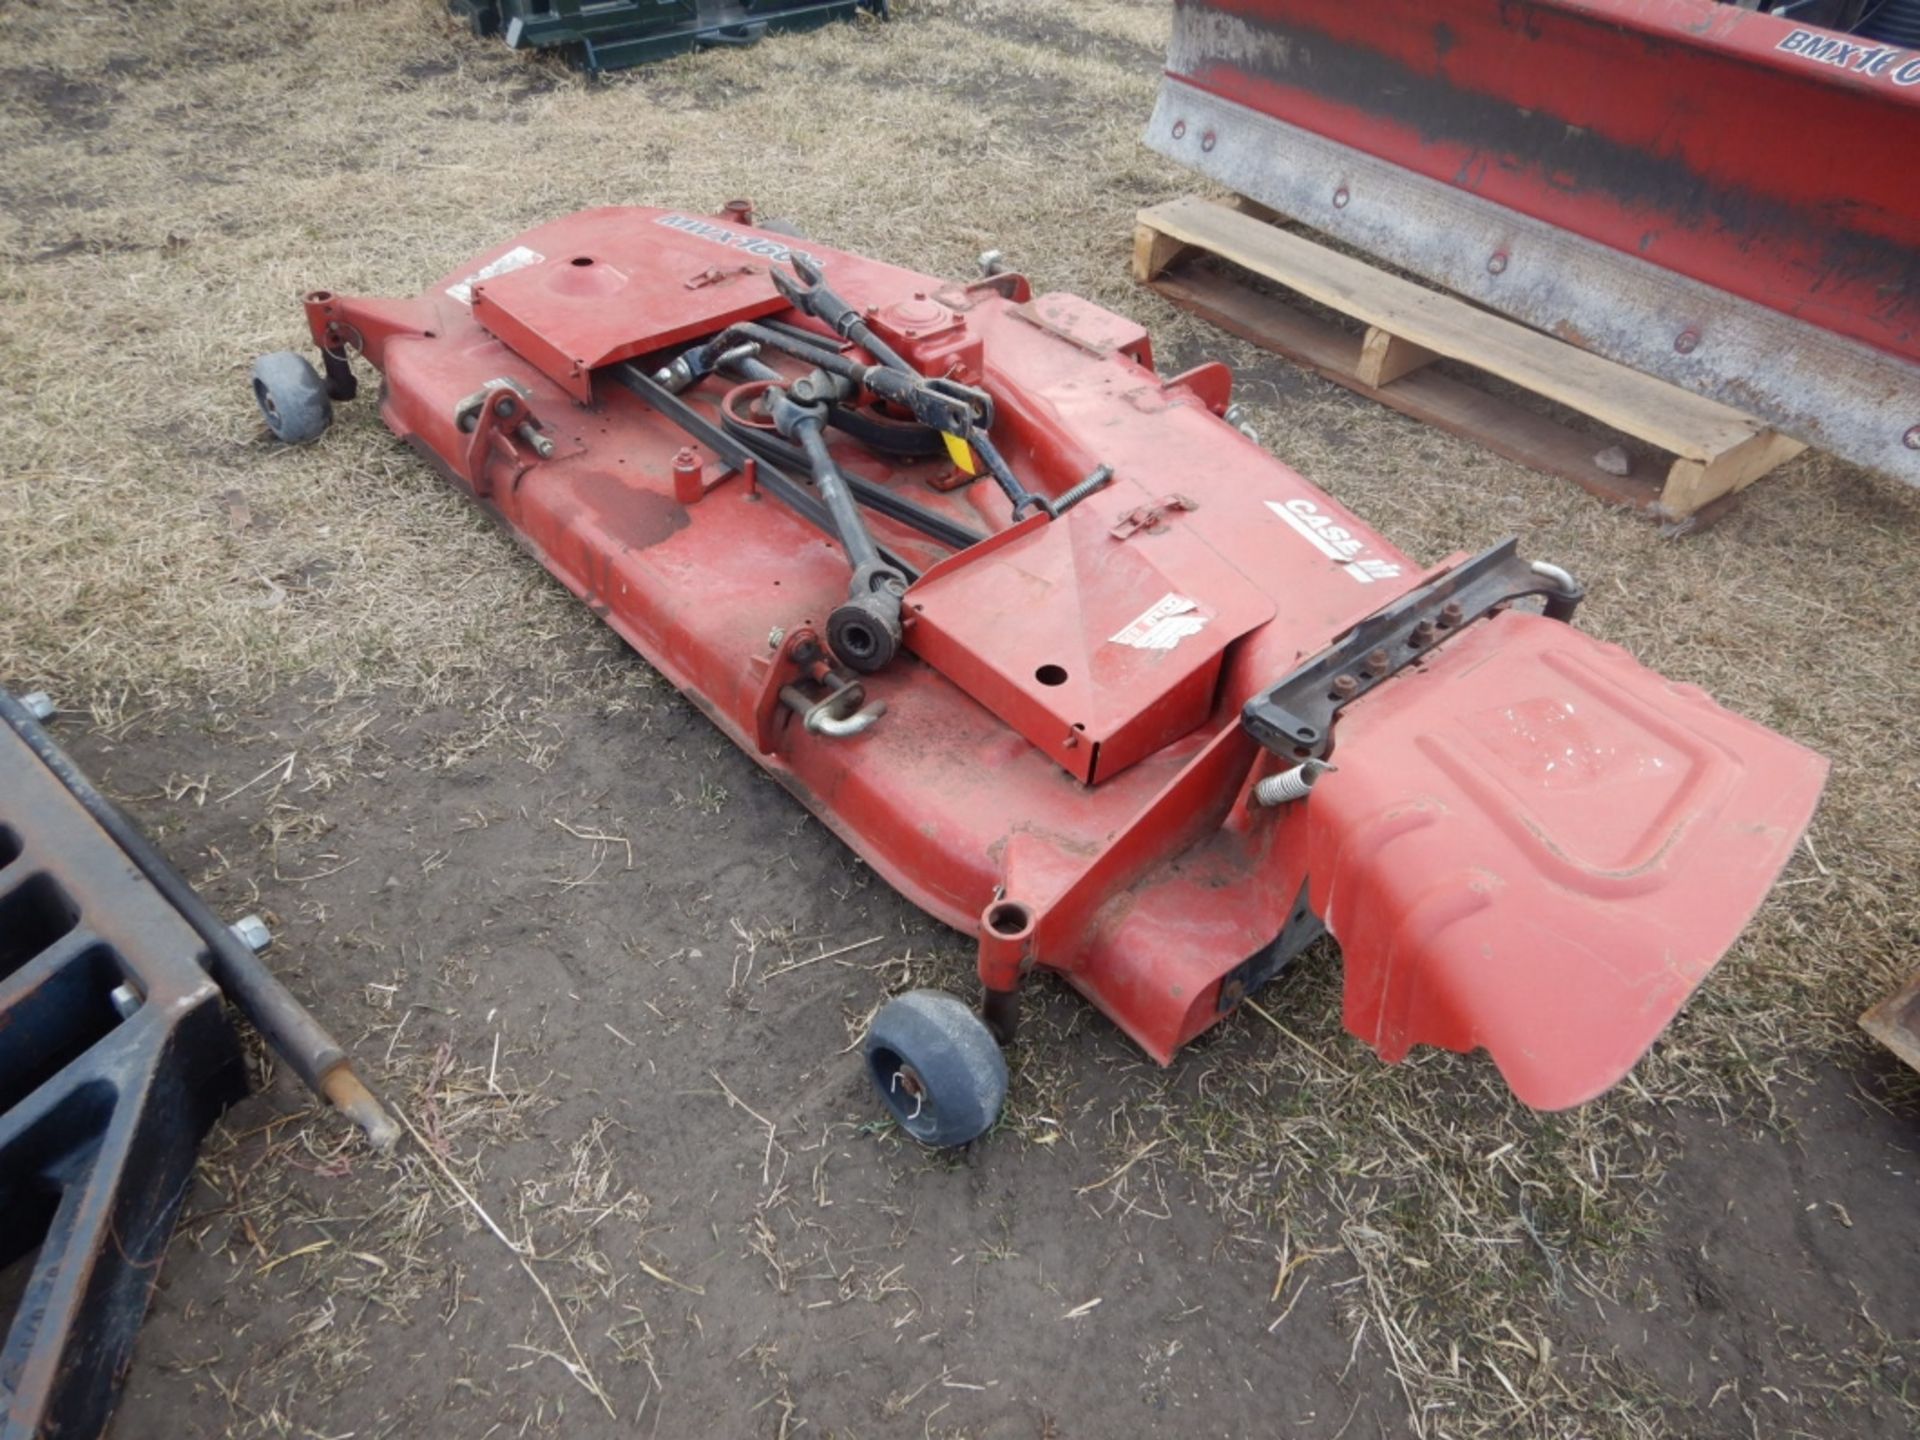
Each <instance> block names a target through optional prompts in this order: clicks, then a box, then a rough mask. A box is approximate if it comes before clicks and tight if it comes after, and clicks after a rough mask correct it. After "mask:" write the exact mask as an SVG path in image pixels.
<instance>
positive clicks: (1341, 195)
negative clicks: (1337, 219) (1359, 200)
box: [1333, 185, 1353, 210]
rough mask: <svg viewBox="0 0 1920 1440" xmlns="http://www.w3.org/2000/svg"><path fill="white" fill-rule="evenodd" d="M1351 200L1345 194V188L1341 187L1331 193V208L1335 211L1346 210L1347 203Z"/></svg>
mask: <svg viewBox="0 0 1920 1440" xmlns="http://www.w3.org/2000/svg"><path fill="white" fill-rule="evenodd" d="M1352 198H1353V197H1352V196H1351V195H1349V194H1347V187H1346V186H1344V185H1342V186H1341V187H1340V188H1339V189H1338V190H1336V191H1334V192H1333V208H1334V209H1336V210H1344V209H1346V208H1347V201H1349V200H1351V199H1352Z"/></svg>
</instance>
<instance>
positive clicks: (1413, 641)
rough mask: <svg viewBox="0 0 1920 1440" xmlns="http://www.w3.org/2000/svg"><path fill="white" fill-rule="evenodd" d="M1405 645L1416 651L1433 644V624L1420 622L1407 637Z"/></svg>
mask: <svg viewBox="0 0 1920 1440" xmlns="http://www.w3.org/2000/svg"><path fill="white" fill-rule="evenodd" d="M1407 643H1408V644H1409V645H1411V646H1413V648H1414V649H1416V650H1423V649H1425V648H1426V647H1427V646H1429V645H1431V644H1432V643H1433V622H1432V621H1431V620H1422V621H1421V622H1420V623H1419V624H1418V625H1415V626H1414V627H1413V634H1412V635H1410V636H1408V637H1407Z"/></svg>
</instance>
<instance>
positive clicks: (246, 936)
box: [227, 915, 273, 955]
mask: <svg viewBox="0 0 1920 1440" xmlns="http://www.w3.org/2000/svg"><path fill="white" fill-rule="evenodd" d="M227 929H229V930H231V931H232V932H233V938H234V939H236V940H238V941H239V942H240V943H241V944H242V945H244V946H246V947H247V948H248V949H249V950H251V951H253V953H254V954H256V955H258V954H259V953H260V952H261V951H262V950H264V949H266V948H267V947H268V946H269V945H271V944H273V931H271V930H269V929H268V928H267V922H266V921H264V920H262V919H261V918H260V917H259V916H258V915H242V916H241V917H240V918H239V919H238V920H236V921H234V922H233V924H231V925H229V926H228V927H227Z"/></svg>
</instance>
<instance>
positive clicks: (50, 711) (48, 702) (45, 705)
mask: <svg viewBox="0 0 1920 1440" xmlns="http://www.w3.org/2000/svg"><path fill="white" fill-rule="evenodd" d="M1908 443H1909V444H1911V443H1912V440H1911V437H1909V440H1908ZM20 706H21V708H22V709H24V710H25V711H26V712H27V713H28V714H29V715H31V716H33V718H34V719H36V720H39V721H43V722H44V721H47V720H51V719H52V718H53V717H54V716H55V715H56V714H58V713H59V710H60V707H59V706H58V705H56V704H54V703H53V697H52V696H51V695H49V694H47V692H46V691H44V690H36V691H34V692H33V693H32V694H31V695H22V696H21V697H20Z"/></svg>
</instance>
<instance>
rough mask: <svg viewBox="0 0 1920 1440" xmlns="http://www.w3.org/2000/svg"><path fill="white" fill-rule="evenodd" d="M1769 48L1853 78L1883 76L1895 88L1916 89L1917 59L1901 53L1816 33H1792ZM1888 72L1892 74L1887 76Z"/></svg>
mask: <svg viewBox="0 0 1920 1440" xmlns="http://www.w3.org/2000/svg"><path fill="white" fill-rule="evenodd" d="M1773 48H1774V49H1776V50H1783V51H1785V52H1786V53H1787V54H1789V55H1798V56H1799V57H1800V58H1801V59H1802V60H1813V61H1817V62H1819V63H1820V64H1822V65H1831V66H1833V67H1834V68H1835V69H1836V70H1851V71H1853V72H1854V73H1855V74H1856V75H1871V76H1873V77H1875V78H1876V79H1877V78H1879V77H1880V76H1883V75H1885V76H1887V78H1888V79H1890V80H1892V81H1893V83H1894V84H1896V85H1920V56H1914V55H1912V54H1911V53H1910V52H1908V51H1905V50H1894V49H1891V48H1889V47H1887V46H1885V45H1862V44H1861V43H1860V42H1858V41H1857V40H1849V39H1842V38H1841V37H1840V36H1838V35H1831V34H1826V33H1824V32H1822V31H1819V30H1794V31H1792V32H1790V33H1789V34H1787V35H1785V36H1783V37H1782V38H1781V39H1780V41H1779V43H1778V44H1776V45H1775V46H1774V47H1773ZM1902 57H1905V58H1906V63H1905V64H1904V65H1902V66H1901V67H1900V68H1899V69H1898V70H1894V69H1893V65H1894V62H1895V61H1896V60H1899V59H1901V58H1902ZM1889 71H1892V73H1891V74H1890V75H1889V74H1888V72H1889Z"/></svg>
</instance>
